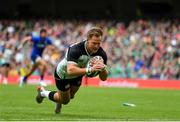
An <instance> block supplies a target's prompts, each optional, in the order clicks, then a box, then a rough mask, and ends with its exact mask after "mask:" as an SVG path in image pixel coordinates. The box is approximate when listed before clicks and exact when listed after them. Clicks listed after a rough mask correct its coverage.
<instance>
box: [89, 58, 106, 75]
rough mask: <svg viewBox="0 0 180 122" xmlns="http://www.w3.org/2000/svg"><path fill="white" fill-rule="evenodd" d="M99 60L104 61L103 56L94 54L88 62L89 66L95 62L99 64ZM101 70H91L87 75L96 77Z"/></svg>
mask: <svg viewBox="0 0 180 122" xmlns="http://www.w3.org/2000/svg"><path fill="white" fill-rule="evenodd" d="M98 62H102V63H103V62H104V60H103V58H102V57H101V56H94V57H93V58H91V59H90V60H89V62H88V63H87V68H89V69H90V68H92V67H93V66H94V65H95V64H97V63H98ZM99 72H100V71H95V72H90V73H87V74H86V76H88V77H95V76H97V75H98V74H99Z"/></svg>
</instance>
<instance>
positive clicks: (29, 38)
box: [17, 36, 32, 51]
mask: <svg viewBox="0 0 180 122" xmlns="http://www.w3.org/2000/svg"><path fill="white" fill-rule="evenodd" d="M31 39H32V37H31V36H27V37H25V38H24V39H23V40H22V43H21V44H20V45H19V47H18V49H17V50H18V51H19V50H21V48H22V47H23V46H24V45H25V44H26V43H27V42H28V41H30V40H31Z"/></svg>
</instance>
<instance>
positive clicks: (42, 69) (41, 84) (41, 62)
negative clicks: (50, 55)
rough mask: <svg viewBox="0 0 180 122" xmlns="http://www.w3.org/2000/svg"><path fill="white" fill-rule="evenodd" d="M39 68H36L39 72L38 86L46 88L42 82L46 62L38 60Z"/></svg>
mask: <svg viewBox="0 0 180 122" xmlns="http://www.w3.org/2000/svg"><path fill="white" fill-rule="evenodd" d="M39 64H40V65H39V66H38V69H39V72H40V82H39V84H40V86H47V84H46V83H45V82H44V73H45V71H46V62H45V61H44V60H40V61H39Z"/></svg>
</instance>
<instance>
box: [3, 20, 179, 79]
mask: <svg viewBox="0 0 180 122" xmlns="http://www.w3.org/2000/svg"><path fill="white" fill-rule="evenodd" d="M93 26H101V27H102V28H103V30H104V36H103V42H102V45H101V46H102V47H103V48H104V50H105V51H106V53H107V56H108V67H109V72H110V73H109V77H115V78H118V77H120V78H142V79H150V78H151V79H180V24H179V21H178V20H158V21H154V20H137V21H132V22H130V23H129V24H128V25H125V24H124V23H123V22H116V21H105V20H101V21H75V20H71V21H68V20H67V21H65V20H64V21H61V20H40V19H39V20H28V21H25V20H22V21H21V20H0V63H2V62H3V59H4V58H6V56H5V55H4V53H5V52H6V55H8V54H11V55H12V57H11V58H10V59H8V60H9V61H10V63H11V71H10V73H9V75H18V74H19V73H20V72H21V70H26V68H28V66H29V65H31V62H30V60H29V59H30V52H31V46H32V44H31V43H29V44H27V45H25V47H24V48H23V49H22V50H21V51H17V47H18V46H19V44H20V43H21V41H22V39H23V38H24V37H25V36H26V35H27V34H28V33H31V34H32V35H34V36H36V35H38V34H39V31H40V29H41V28H46V29H47V31H48V35H49V37H50V38H51V39H52V41H53V44H54V45H55V46H56V47H57V50H56V51H54V52H48V51H47V52H46V53H44V55H43V57H44V59H45V60H46V61H47V62H48V63H47V66H48V70H47V74H48V75H52V73H53V70H54V68H55V67H56V65H57V63H58V61H60V60H61V59H62V58H63V57H64V55H65V52H66V49H67V48H68V47H69V45H70V44H72V43H74V42H77V41H82V40H84V39H86V32H87V31H88V30H89V29H90V28H91V27H93ZM37 73H38V71H36V72H34V74H35V75H36V74H37ZM22 74H23V72H22Z"/></svg>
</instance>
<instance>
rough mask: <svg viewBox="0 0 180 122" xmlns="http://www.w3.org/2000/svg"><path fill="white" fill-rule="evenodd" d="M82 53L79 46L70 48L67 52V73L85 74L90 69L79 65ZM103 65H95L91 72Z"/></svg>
mask: <svg viewBox="0 0 180 122" xmlns="http://www.w3.org/2000/svg"><path fill="white" fill-rule="evenodd" d="M80 55H81V51H80V50H79V49H78V48H77V47H71V48H69V50H68V52H67V73H68V74H69V75H77V76H80V75H85V74H86V73H87V72H88V71H89V70H88V69H87V68H80V67H78V65H77V64H78V58H79V56H80ZM101 69H102V67H101V66H99V65H97V66H96V65H95V66H94V67H92V68H91V72H94V71H100V70H101Z"/></svg>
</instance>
